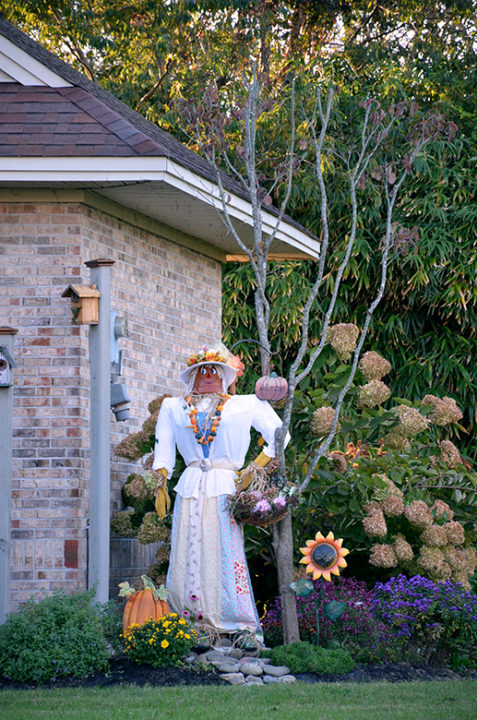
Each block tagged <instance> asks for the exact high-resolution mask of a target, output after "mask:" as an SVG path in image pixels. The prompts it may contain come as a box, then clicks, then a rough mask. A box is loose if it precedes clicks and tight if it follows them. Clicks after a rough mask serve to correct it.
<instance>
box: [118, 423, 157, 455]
mask: <svg viewBox="0 0 477 720" xmlns="http://www.w3.org/2000/svg"><path fill="white" fill-rule="evenodd" d="M149 438H150V436H149V434H148V433H145V432H144V431H143V430H141V432H137V433H131V435H128V436H127V437H125V438H124V440H121V442H120V443H119V445H116V449H115V451H114V452H115V453H116V455H119V457H123V458H126V460H131V462H133V461H134V460H139V458H140V457H142V456H143V455H144V450H143V447H144V445H145V444H147V443H148V442H149Z"/></svg>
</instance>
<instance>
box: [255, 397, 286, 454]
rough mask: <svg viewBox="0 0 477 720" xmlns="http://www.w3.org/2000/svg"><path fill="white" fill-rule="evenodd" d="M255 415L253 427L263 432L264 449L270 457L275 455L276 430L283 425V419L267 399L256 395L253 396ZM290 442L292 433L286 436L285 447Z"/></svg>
mask: <svg viewBox="0 0 477 720" xmlns="http://www.w3.org/2000/svg"><path fill="white" fill-rule="evenodd" d="M253 398H254V401H253V415H252V427H254V428H255V430H258V432H259V433H260V434H261V436H262V437H263V439H264V440H265V443H266V445H264V446H263V448H262V451H263V452H264V453H265V455H267V456H268V457H269V458H273V457H275V431H276V430H277V428H279V427H281V425H282V421H281V419H280V417H279V416H278V415H277V413H276V412H275V410H274V409H273V408H272V406H271V405H270V404H269V403H268V402H267V401H266V400H259V399H258V397H257V396H256V395H254V396H253ZM289 442H290V433H287V436H286V438H285V447H286V446H287V445H288V443H289Z"/></svg>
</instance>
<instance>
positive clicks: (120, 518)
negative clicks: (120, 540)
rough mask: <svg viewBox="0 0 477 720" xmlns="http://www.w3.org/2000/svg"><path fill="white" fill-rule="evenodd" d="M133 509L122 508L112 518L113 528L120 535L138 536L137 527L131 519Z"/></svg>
mask: <svg viewBox="0 0 477 720" xmlns="http://www.w3.org/2000/svg"><path fill="white" fill-rule="evenodd" d="M133 515H134V511H133V510H121V512H118V513H116V515H114V517H113V518H112V519H111V530H112V531H113V532H115V533H116V535H119V536H120V537H136V535H137V528H136V527H134V526H133V524H132V522H131V519H132V516H133Z"/></svg>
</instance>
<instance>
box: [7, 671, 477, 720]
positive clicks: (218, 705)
mask: <svg viewBox="0 0 477 720" xmlns="http://www.w3.org/2000/svg"><path fill="white" fill-rule="evenodd" d="M0 718H1V720H57V719H58V718H61V719H62V720H136V718H137V719H138V720H169V719H170V718H172V719H173V720H225V719H226V720H282V719H286V720H321V719H323V720H454V719H456V720H475V719H476V718H477V680H450V681H438V682H437V681H436V682H411V683H398V684H394V683H393V684H392V683H370V684H354V683H315V684H305V683H296V684H295V685H288V686H266V687H223V686H194V687H144V688H141V687H136V686H115V687H111V688H85V689H82V688H80V689H71V688H67V689H53V690H6V691H3V692H1V693H0Z"/></svg>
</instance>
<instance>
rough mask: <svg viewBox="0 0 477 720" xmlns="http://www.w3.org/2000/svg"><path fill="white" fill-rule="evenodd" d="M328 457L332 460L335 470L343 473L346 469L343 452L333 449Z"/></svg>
mask: <svg viewBox="0 0 477 720" xmlns="http://www.w3.org/2000/svg"><path fill="white" fill-rule="evenodd" d="M328 457H329V458H330V460H331V461H332V462H333V468H334V470H335V471H336V472H339V473H342V474H344V473H345V472H346V470H347V469H348V461H347V460H346V458H345V456H344V453H342V452H339V451H338V450H333V452H331V453H330V454H329V455H328Z"/></svg>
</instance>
